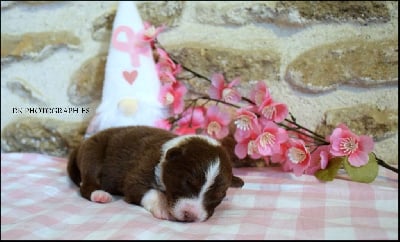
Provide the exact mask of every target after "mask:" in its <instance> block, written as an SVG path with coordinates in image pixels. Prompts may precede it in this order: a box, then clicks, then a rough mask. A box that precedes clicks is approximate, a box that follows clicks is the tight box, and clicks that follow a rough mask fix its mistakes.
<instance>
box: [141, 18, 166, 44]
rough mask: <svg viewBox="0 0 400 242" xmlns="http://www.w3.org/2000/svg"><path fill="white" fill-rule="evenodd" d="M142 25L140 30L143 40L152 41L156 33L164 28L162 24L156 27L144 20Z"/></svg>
mask: <svg viewBox="0 0 400 242" xmlns="http://www.w3.org/2000/svg"><path fill="white" fill-rule="evenodd" d="M143 25H144V29H143V30H142V32H141V35H142V40H143V41H144V42H153V41H154V40H155V39H156V38H157V35H158V34H159V33H160V32H161V31H163V30H164V28H165V27H164V26H161V27H157V28H156V27H154V25H151V24H150V23H148V22H144V23H143Z"/></svg>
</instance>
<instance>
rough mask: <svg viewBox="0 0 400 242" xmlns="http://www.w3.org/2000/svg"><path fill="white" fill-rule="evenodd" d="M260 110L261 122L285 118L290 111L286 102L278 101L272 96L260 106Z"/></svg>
mask: <svg viewBox="0 0 400 242" xmlns="http://www.w3.org/2000/svg"><path fill="white" fill-rule="evenodd" d="M258 112H259V113H260V114H261V118H260V122H261V123H265V122H266V121H270V120H272V121H275V122H277V123H279V122H282V121H283V120H285V118H286V116H287V115H288V113H289V110H288V108H287V106H286V104H283V103H277V102H274V101H273V100H272V98H269V99H265V100H264V101H263V102H262V103H261V105H259V107H258Z"/></svg>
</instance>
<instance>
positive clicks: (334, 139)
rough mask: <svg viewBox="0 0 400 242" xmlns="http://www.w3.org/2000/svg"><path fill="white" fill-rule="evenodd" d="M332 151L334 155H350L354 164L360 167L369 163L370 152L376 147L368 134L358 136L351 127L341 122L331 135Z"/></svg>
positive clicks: (349, 159) (350, 160) (350, 159)
mask: <svg viewBox="0 0 400 242" xmlns="http://www.w3.org/2000/svg"><path fill="white" fill-rule="evenodd" d="M329 141H330V143H331V149H330V153H331V154H332V155H334V156H348V161H349V163H350V164H351V165H352V166H355V167H360V166H363V165H365V164H367V163H368V159H369V157H368V154H369V153H370V152H372V151H373V149H374V142H373V140H372V138H371V137H369V136H366V135H361V136H357V135H355V134H354V133H352V132H351V131H350V130H349V128H348V127H347V126H346V125H344V124H340V125H338V127H337V128H335V129H334V130H333V132H332V135H331V136H330V137H329Z"/></svg>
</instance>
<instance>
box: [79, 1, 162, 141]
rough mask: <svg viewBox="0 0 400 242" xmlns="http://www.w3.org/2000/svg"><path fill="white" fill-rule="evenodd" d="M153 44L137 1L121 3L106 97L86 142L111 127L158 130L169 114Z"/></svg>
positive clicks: (114, 35)
mask: <svg viewBox="0 0 400 242" xmlns="http://www.w3.org/2000/svg"><path fill="white" fill-rule="evenodd" d="M160 88H161V83H160V80H159V77H158V74H157V71H156V66H155V63H154V59H153V55H152V50H151V46H150V43H149V42H148V41H146V34H145V29H144V25H143V23H142V20H141V17H140V15H139V12H138V10H137V8H136V5H135V2H134V1H126V2H125V1H121V2H120V3H119V6H118V10H117V13H116V16H115V19H114V25H113V31H112V36H111V41H110V47H109V52H108V57H107V62H106V69H105V78H104V84H103V95H102V100H101V103H100V105H99V107H98V108H97V110H96V114H95V116H94V117H93V119H92V120H91V123H90V124H89V127H88V129H87V131H86V136H85V137H86V138H87V137H89V136H91V135H92V134H94V133H96V132H99V131H101V130H104V129H107V128H110V127H121V126H129V125H148V126H155V122H157V121H159V120H161V119H164V118H165V117H166V116H167V111H166V110H165V108H164V106H163V105H162V104H161V103H160V101H159V98H158V97H159V93H160Z"/></svg>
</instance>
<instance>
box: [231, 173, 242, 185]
mask: <svg viewBox="0 0 400 242" xmlns="http://www.w3.org/2000/svg"><path fill="white" fill-rule="evenodd" d="M243 185H244V181H243V180H242V178H240V177H237V176H232V180H231V185H230V187H242V186H243Z"/></svg>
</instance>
